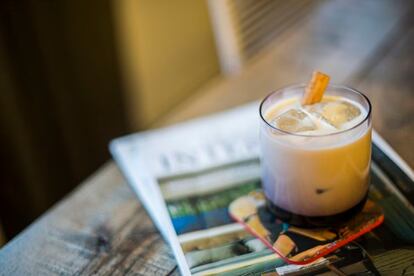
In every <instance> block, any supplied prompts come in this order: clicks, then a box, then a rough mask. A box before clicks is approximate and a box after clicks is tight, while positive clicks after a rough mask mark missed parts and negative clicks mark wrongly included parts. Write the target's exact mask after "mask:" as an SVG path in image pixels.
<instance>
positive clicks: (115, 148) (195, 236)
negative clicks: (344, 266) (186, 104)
mask: <svg viewBox="0 0 414 276" xmlns="http://www.w3.org/2000/svg"><path fill="white" fill-rule="evenodd" d="M258 111H259V103H258V102H254V103H251V104H248V105H245V106H241V107H238V108H235V109H232V110H229V111H225V112H222V113H218V114H214V115H210V116H208V117H203V118H198V119H194V120H191V121H188V122H184V123H180V124H177V125H174V126H170V127H166V128H162V129H157V130H150V131H146V132H141V133H137V134H132V135H129V136H125V137H121V138H118V139H115V140H113V141H112V142H111V144H110V151H111V153H112V155H113V156H114V159H115V161H116V162H117V164H118V165H119V167H120V168H121V170H122V172H123V173H124V175H125V177H126V179H127V181H128V183H129V185H131V187H132V188H133V189H134V191H135V192H136V194H137V195H138V197H139V199H140V200H141V202H142V204H143V206H144V207H145V208H146V209H147V210H148V213H149V215H150V216H151V218H152V219H153V221H154V223H155V224H156V226H157V228H158V229H159V231H160V232H161V234H162V235H163V237H164V238H165V239H166V240H167V241H168V242H169V244H170V246H171V248H172V250H173V252H174V255H175V257H176V260H177V263H178V265H179V269H180V271H181V273H182V274H183V275H212V274H223V275H227V274H249V273H250V274H249V275H256V274H254V273H256V272H257V271H263V272H268V271H269V269H270V268H271V269H273V268H275V269H276V272H277V273H279V275H288V273H287V272H286V271H291V270H292V269H291V268H289V269H287V268H286V265H284V263H283V262H282V261H281V260H280V258H279V257H278V256H276V255H275V254H274V253H273V252H271V250H269V249H268V248H265V247H264V246H263V245H262V244H261V243H260V242H258V241H257V240H256V239H255V238H254V237H252V236H251V235H250V234H249V233H247V232H246V231H245V230H244V229H243V227H242V226H241V225H238V224H237V223H234V222H232V221H230V220H229V218H228V217H227V216H226V214H225V212H226V211H225V210H224V209H225V208H223V206H224V205H223V204H227V203H228V201H229V200H231V199H233V198H234V197H235V196H238V195H239V194H240V193H243V192H248V191H250V190H253V189H258V188H260V164H259V146H258V134H259V123H260V118H259V112H258ZM373 142H374V144H375V145H376V147H378V148H379V149H380V150H381V152H382V153H384V154H386V155H387V156H388V157H389V159H390V160H391V161H392V162H393V163H395V164H397V166H398V167H399V168H400V169H401V171H402V172H403V173H404V174H405V175H406V176H408V177H409V178H410V179H411V181H412V180H413V179H414V174H413V171H412V170H411V168H410V167H409V166H408V165H407V164H406V163H405V162H404V161H403V160H402V159H401V158H400V157H399V156H398V155H397V154H396V153H395V152H394V151H393V150H392V148H391V147H390V146H389V145H388V144H387V143H386V142H385V141H384V140H383V139H382V138H381V137H380V136H379V135H378V134H377V133H376V132H375V131H374V134H373ZM375 166H376V165H374V167H373V170H374V169H376V170H377V171H378V173H377V175H378V179H381V185H386V187H387V188H386V189H387V191H390V193H393V195H395V196H396V197H397V198H398V199H399V200H400V201H401V202H403V204H404V205H405V206H406V207H407V209H408V210H409V212H412V215H414V211H413V208H412V203H411V202H410V200H409V199H407V198H406V196H405V195H404V194H403V193H401V191H400V189H398V187H395V186H394V184H393V183H392V181H389V179H388V178H387V176H386V175H385V174H384V173H382V171H381V170H380V169H379V167H378V166H377V167H375ZM413 189H414V188H413ZM189 199H191V200H189ZM166 202H167V203H166ZM187 205H189V206H190V205H191V206H190V207H188V206H187ZM194 206H195V207H194ZM193 207H194V208H196V209H197V208H198V209H197V210H201V211H203V213H202V216H201V218H202V221H201V222H200V213H194V210H193V209H192V208H193ZM201 211H200V212H201ZM183 212H184V213H185V214H186V216H185V219H181V218H180V220H179V219H177V220H173V219H172V217H173V216H174V214H181V213H183ZM410 215H411V214H410ZM188 221H191V222H192V224H191V225H190V224H188ZM200 224H203V225H200ZM194 225H195V226H194ZM188 227H190V228H188ZM413 229H414V227H413ZM413 233H414V232H413ZM413 235H414V234H413ZM219 241H220V242H219ZM203 246H204V247H203ZM195 249H197V250H195ZM234 252H237V254H235V253H234ZM413 252H414V251H413ZM319 263H320V264H323V263H324V262H323V261H319ZM282 267H283V268H282ZM300 269H302V268H301V267H295V271H298V270H300Z"/></svg>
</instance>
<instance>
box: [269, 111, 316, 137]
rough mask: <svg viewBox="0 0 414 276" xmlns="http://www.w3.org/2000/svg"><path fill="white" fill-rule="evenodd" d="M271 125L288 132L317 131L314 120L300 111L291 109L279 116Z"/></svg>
mask: <svg viewBox="0 0 414 276" xmlns="http://www.w3.org/2000/svg"><path fill="white" fill-rule="evenodd" d="M271 123H272V124H273V125H274V126H276V127H277V128H279V129H281V130H284V131H288V132H302V131H310V130H316V125H315V124H314V122H313V121H312V119H311V118H310V117H309V116H308V115H307V114H306V113H305V112H303V111H301V110H300V109H289V110H288V111H286V112H284V113H282V114H280V115H279V116H277V117H276V118H275V119H274V120H273V121H272V122H271Z"/></svg>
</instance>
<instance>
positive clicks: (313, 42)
mask: <svg viewBox="0 0 414 276" xmlns="http://www.w3.org/2000/svg"><path fill="white" fill-rule="evenodd" d="M349 2H352V1H329V2H327V4H326V5H324V6H323V8H321V9H320V10H314V11H313V13H312V14H311V15H309V18H308V20H306V22H305V23H304V25H299V26H297V27H296V29H292V30H291V31H289V32H285V33H284V34H283V36H281V37H279V38H278V39H277V40H276V41H275V43H274V44H272V45H271V47H270V48H269V49H267V50H266V51H265V52H263V53H262V54H261V55H260V56H258V57H257V58H256V59H255V60H253V61H251V62H250V64H248V65H247V66H246V68H245V69H244V70H243V71H242V72H240V73H239V74H237V75H234V76H231V77H228V78H220V79H215V80H213V81H212V82H211V83H209V84H208V85H207V86H206V87H203V88H202V89H201V90H200V91H199V92H198V93H197V94H196V95H195V96H194V97H192V98H191V99H189V100H188V101H186V102H185V103H183V104H182V105H181V106H180V107H178V108H177V109H176V110H174V111H173V112H172V113H171V114H169V115H168V116H166V117H165V118H164V120H162V121H160V122H159V123H158V124H157V126H159V125H166V124H171V123H174V122H178V121H182V120H185V119H188V118H191V117H194V116H198V115H203V114H207V113H211V112H215V111H219V110H223V109H226V108H229V107H232V106H235V105H238V104H241V103H245V102H248V101H251V100H256V99H258V98H260V97H262V96H264V95H265V94H267V93H268V92H269V91H270V90H272V89H274V88H277V87H280V86H282V85H286V84H288V83H291V82H298V81H305V80H306V79H307V78H308V77H309V76H308V72H309V74H310V72H311V71H312V70H313V69H314V68H315V67H316V68H318V69H320V70H323V71H325V72H327V73H329V74H331V75H332V76H333V77H334V78H333V82H336V83H338V82H344V83H348V84H349V83H350V84H353V85H355V86H356V88H358V89H360V90H362V91H364V92H366V93H367V94H368V95H369V97H370V98H371V100H372V102H373V105H374V111H373V112H374V117H373V118H374V119H373V122H374V126H375V127H376V128H377V129H378V130H379V131H380V133H381V134H382V135H384V137H385V138H386V139H387V140H388V141H390V142H391V145H392V146H393V147H395V148H396V149H397V151H398V152H399V153H401V154H402V156H403V157H405V158H406V159H407V160H408V161H409V164H410V165H411V166H414V158H413V151H412V149H413V142H412V141H413V139H412V138H411V136H413V135H414V123H413V115H414V114H413V111H414V93H413V91H414V81H413V78H412V72H413V69H414V63H413V62H412V53H411V49H412V45H413V42H414V31H413V30H412V27H411V26H412V24H411V23H410V22H411V21H410V20H407V18H408V17H410V16H411V17H412V15H413V13H412V10H411V2H405V1H385V0H378V1H377V0H375V1H364V2H358V3H360V4H358V5H356V7H353V6H352V5H353V4H352V3H351V4H348V3H349ZM379 3H380V4H379ZM348 5H351V6H348ZM344 9H345V10H344ZM347 9H348V12H351V11H352V12H353V14H354V16H355V17H353V16H350V17H343V16H342V15H343V14H346V13H345V11H347ZM357 15H358V17H357ZM355 22H356V23H355ZM329 24H334V25H335V27H333V26H332V25H329ZM401 30H404V31H401ZM367 64H370V65H372V66H367ZM410 138H411V139H410ZM0 268H1V269H0V274H1V275H90V274H95V275H121V274H125V275H178V274H179V272H178V270H177V267H176V263H175V260H174V257H173V255H172V253H171V251H170V250H169V248H168V246H167V245H166V244H165V242H164V241H163V239H162V238H161V237H160V235H159V233H158V232H157V230H156V229H155V227H154V226H153V224H152V222H151V220H150V219H149V218H148V216H147V214H146V212H145V211H144V209H143V208H142V207H141V205H140V204H139V202H138V200H137V199H136V197H135V195H134V194H133V192H132V190H130V188H129V187H128V185H127V184H126V183H125V181H124V180H123V178H122V176H121V174H120V172H119V170H118V169H117V168H116V166H115V164H113V163H108V164H107V165H106V166H104V167H103V168H101V169H100V170H99V171H97V172H96V174H95V175H94V176H92V177H91V178H90V179H88V180H86V181H85V182H84V183H83V184H82V185H80V186H79V188H77V189H76V190H75V191H73V192H72V193H71V194H70V195H68V196H67V197H66V198H65V199H64V200H63V201H61V202H60V203H59V204H58V205H57V206H55V207H54V208H52V209H51V210H50V211H49V212H47V213H46V214H45V215H44V216H42V217H41V218H40V219H39V220H38V221H36V222H35V223H34V224H32V225H31V226H30V227H29V228H27V229H26V230H25V231H24V232H23V233H21V234H20V235H19V236H18V237H17V238H16V239H14V240H13V241H11V242H10V243H9V244H7V245H6V246H5V247H4V248H3V249H2V250H1V251H0Z"/></svg>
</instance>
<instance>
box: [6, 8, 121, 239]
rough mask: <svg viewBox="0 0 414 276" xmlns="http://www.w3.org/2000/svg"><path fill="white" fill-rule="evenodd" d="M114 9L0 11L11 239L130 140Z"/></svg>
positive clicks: (8, 222) (7, 217)
mask: <svg viewBox="0 0 414 276" xmlns="http://www.w3.org/2000/svg"><path fill="white" fill-rule="evenodd" d="M110 12H111V11H110V1H109V0H99V1H98V0H89V1H82V0H59V1H35V0H33V1H31V0H23V1H13V0H3V1H1V2H0V170H1V171H0V183H1V184H0V225H3V228H4V232H5V235H6V237H7V238H11V237H13V236H14V235H15V234H16V233H18V232H19V231H20V230H21V229H23V228H24V227H25V226H26V225H27V224H28V223H30V222H31V221H32V220H33V219H34V218H36V217H37V216H39V215H40V214H41V213H42V212H44V211H45V210H46V209H47V208H48V207H49V206H50V205H52V204H53V203H54V202H56V201H57V200H58V199H59V198H61V197H62V196H63V195H65V194H66V193H67V192H68V191H70V190H71V189H73V187H74V186H75V185H76V184H78V183H79V182H81V181H82V180H83V179H85V178H86V177H87V176H88V175H90V174H91V172H93V171H94V170H96V169H97V168H98V167H99V166H100V165H102V164H103V163H104V162H105V161H106V160H108V158H109V153H108V150H107V145H108V142H109V140H110V139H111V138H113V137H116V136H119V135H122V134H124V133H126V132H127V131H128V129H127V127H126V125H127V124H126V117H125V114H124V108H123V99H122V94H121V93H119V92H120V91H121V90H122V87H121V86H122V85H121V81H120V77H119V75H120V74H119V70H118V64H117V62H116V60H117V57H116V51H115V43H114V32H113V26H112V24H111V14H110Z"/></svg>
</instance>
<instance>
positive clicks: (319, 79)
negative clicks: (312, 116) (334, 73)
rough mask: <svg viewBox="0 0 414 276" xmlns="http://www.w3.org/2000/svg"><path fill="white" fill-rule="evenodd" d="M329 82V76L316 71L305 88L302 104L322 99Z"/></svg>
mask: <svg viewBox="0 0 414 276" xmlns="http://www.w3.org/2000/svg"><path fill="white" fill-rule="evenodd" d="M328 83H329V76H328V75H326V74H324V73H321V72H319V71H314V72H313V74H312V79H311V80H310V82H309V83H308V85H307V86H306V88H305V93H304V94H303V98H302V105H306V104H314V103H318V102H320V101H321V100H322V97H323V93H324V92H325V89H326V87H327V86H328Z"/></svg>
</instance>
